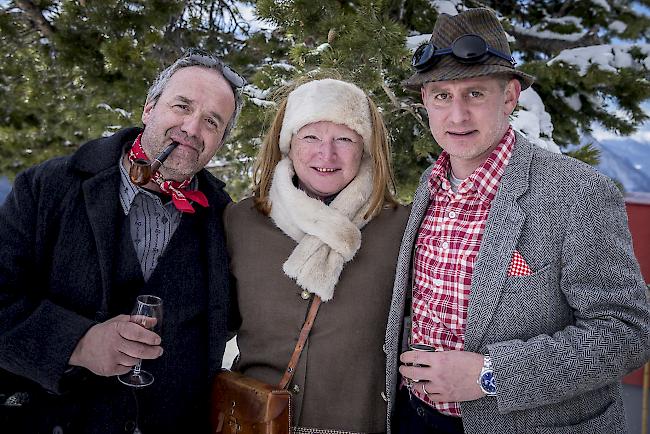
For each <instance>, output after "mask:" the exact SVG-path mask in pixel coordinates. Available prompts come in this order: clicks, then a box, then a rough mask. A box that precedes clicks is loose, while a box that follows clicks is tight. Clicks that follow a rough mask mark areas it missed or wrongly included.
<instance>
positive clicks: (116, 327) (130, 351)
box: [68, 315, 163, 377]
mask: <svg viewBox="0 0 650 434" xmlns="http://www.w3.org/2000/svg"><path fill="white" fill-rule="evenodd" d="M162 353H163V350H162V347H160V336H158V335H157V334H156V333H154V332H152V331H151V330H147V329H146V328H144V327H143V326H141V325H138V324H136V323H134V322H131V321H130V317H129V315H118V316H116V317H114V318H111V319H109V320H108V321H106V322H103V323H100V324H96V325H94V326H92V327H91V328H89V329H88V331H87V332H86V334H85V335H83V337H82V338H81V339H80V340H79V342H78V343H77V346H76V347H75V349H74V351H73V352H72V355H71V356H70V361H69V362H68V363H69V364H70V365H72V366H82V367H84V368H86V369H88V370H90V371H92V372H93V373H95V374H97V375H102V376H106V377H108V376H112V375H121V374H125V373H127V372H129V369H131V367H132V366H133V365H135V364H136V363H138V360H141V359H157V358H158V357H160V356H161V355H162Z"/></svg>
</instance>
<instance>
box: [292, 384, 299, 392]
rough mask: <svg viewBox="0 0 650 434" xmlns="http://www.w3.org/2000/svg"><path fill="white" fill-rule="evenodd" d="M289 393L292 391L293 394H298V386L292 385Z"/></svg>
mask: <svg viewBox="0 0 650 434" xmlns="http://www.w3.org/2000/svg"><path fill="white" fill-rule="evenodd" d="M291 391H292V392H293V393H294V394H298V393H300V386H298V385H297V384H294V385H293V387H292V388H291Z"/></svg>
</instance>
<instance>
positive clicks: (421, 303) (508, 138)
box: [411, 128, 515, 416]
mask: <svg viewBox="0 0 650 434" xmlns="http://www.w3.org/2000/svg"><path fill="white" fill-rule="evenodd" d="M514 143H515V133H514V131H513V130H512V128H509V129H508V131H507V132H506V134H505V135H504V136H503V138H502V139H501V142H500V143H499V144H498V145H497V147H496V148H495V149H494V151H493V152H492V153H491V154H490V156H489V157H488V158H487V160H486V161H485V162H484V163H483V165H482V166H480V167H479V168H477V169H476V170H475V171H474V172H473V173H472V174H471V175H470V176H469V177H468V178H467V179H465V180H463V182H462V183H461V184H460V185H459V186H458V192H456V193H454V192H453V191H452V190H451V183H450V182H449V179H448V174H449V171H450V163H449V154H448V153H447V152H443V153H442V154H441V155H440V157H439V158H438V161H437V162H436V164H435V166H434V167H433V169H432V171H431V176H430V177H429V191H430V192H431V202H430V203H429V207H428V209H427V212H426V214H425V216H424V219H423V220H422V225H421V226H420V230H419V231H418V236H417V240H416V244H415V258H414V261H413V272H414V274H413V275H414V281H413V311H412V320H413V328H412V336H411V342H412V343H414V344H426V345H430V346H433V347H434V348H435V349H436V351H445V350H462V349H463V347H464V342H465V329H466V321H467V307H468V305H469V294H470V289H471V285H472V272H473V270H474V262H475V260H476V257H477V255H478V250H479V247H480V246H481V239H482V238H483V231H484V229H485V222H486V220H487V217H488V213H489V211H490V204H491V203H492V199H493V198H494V196H495V195H496V192H497V189H498V187H499V182H500V181H501V176H502V175H503V172H504V170H505V168H506V165H507V164H508V161H509V160H510V156H511V154H512V148H513V145H514ZM413 392H414V393H415V394H416V395H417V396H418V397H419V398H420V399H421V400H423V401H424V402H426V403H427V404H429V405H431V406H433V407H435V408H436V409H437V410H438V411H439V412H441V413H443V414H447V415H451V416H460V405H459V403H457V402H433V401H431V400H430V399H429V397H428V396H427V395H425V394H424V393H423V392H422V388H421V387H413Z"/></svg>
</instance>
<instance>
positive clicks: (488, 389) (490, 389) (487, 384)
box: [476, 356, 497, 396]
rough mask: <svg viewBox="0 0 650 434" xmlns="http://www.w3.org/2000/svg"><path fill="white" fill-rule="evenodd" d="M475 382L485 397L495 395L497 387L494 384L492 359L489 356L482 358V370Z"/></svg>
mask: <svg viewBox="0 0 650 434" xmlns="http://www.w3.org/2000/svg"><path fill="white" fill-rule="evenodd" d="M476 382H477V383H478V385H479V387H480V388H481V390H482V391H483V393H485V394H486V395H487V396H496V395H497V385H496V384H495V382H494V369H492V359H491V358H490V356H484V357H483V368H482V369H481V373H480V374H479V376H478V380H476Z"/></svg>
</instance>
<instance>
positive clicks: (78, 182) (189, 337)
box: [0, 128, 230, 433]
mask: <svg viewBox="0 0 650 434" xmlns="http://www.w3.org/2000/svg"><path fill="white" fill-rule="evenodd" d="M139 132H140V130H139V129H136V128H130V129H125V130H122V131H120V132H118V133H117V134H115V135H113V136H111V137H108V138H102V139H98V140H93V141H91V142H89V143H87V144H85V145H83V146H82V147H81V148H80V149H79V150H78V151H77V152H76V153H75V154H73V155H72V156H70V157H63V158H56V159H53V160H50V161H47V162H45V163H43V164H40V165H38V166H35V167H32V168H30V169H28V170H26V171H25V172H23V173H21V174H20V175H19V176H18V177H17V178H16V182H15V185H14V189H13V191H12V192H11V193H10V195H9V196H8V198H7V200H6V202H5V204H4V205H3V206H2V207H1V208H0V223H1V224H0V257H1V258H2V261H0V392H3V393H5V394H7V393H11V392H13V391H26V392H29V399H30V402H29V403H27V404H25V405H23V406H22V407H17V408H8V407H6V406H5V407H4V408H3V407H2V406H0V423H5V424H6V423H12V424H13V425H14V426H13V427H12V429H13V430H14V431H11V432H30V433H35V432H48V433H51V432H59V433H61V432H62V433H70V432H75V433H76V432H79V433H125V432H128V430H129V429H132V428H133V420H134V419H135V416H136V415H135V411H136V406H135V402H134V394H133V391H132V390H131V389H130V388H129V387H127V386H124V385H122V384H120V383H119V382H118V381H117V379H116V378H115V377H100V376H96V375H93V374H92V373H90V372H89V371H87V370H85V369H82V368H76V369H75V370H73V371H72V372H67V373H66V370H67V368H68V365H67V362H68V360H69V357H70V354H71V353H72V351H73V350H74V348H75V346H76V344H77V342H78V341H79V339H80V338H81V337H82V336H83V335H84V333H85V332H86V331H87V330H88V328H89V327H91V326H92V325H94V324H96V323H98V322H102V321H105V320H106V319H109V318H112V317H113V316H115V315H118V314H121V313H127V314H128V313H130V310H131V306H132V305H133V301H134V299H135V297H136V296H137V295H138V294H143V293H152V294H156V295H160V296H161V297H162V298H163V302H164V320H163V328H162V332H161V337H162V347H163V349H164V354H163V355H162V356H161V357H160V358H159V359H157V360H146V361H144V362H143V369H145V370H148V371H151V372H152V373H153V374H154V376H155V382H154V383H153V385H151V386H148V387H146V388H144V389H140V390H138V391H137V392H136V393H137V396H138V402H139V425H140V427H141V429H142V431H143V432H145V433H165V432H169V433H177V432H188V429H189V428H190V427H192V428H194V427H197V428H198V429H197V430H192V432H207V421H208V418H207V410H208V407H207V406H208V404H207V403H208V397H207V395H208V386H209V384H210V379H211V378H212V376H213V375H214V373H215V372H216V370H217V369H218V368H219V367H220V365H221V359H222V356H223V351H224V347H225V342H226V337H227V336H226V335H227V316H228V305H229V293H228V292H229V291H228V288H229V277H228V260H227V254H226V248H225V242H224V236H223V228H222V222H221V215H222V212H223V209H224V207H225V206H226V204H227V203H228V202H229V201H230V198H229V197H228V195H227V194H226V193H225V192H224V191H223V186H224V185H223V183H222V182H220V181H218V180H217V179H215V178H214V177H213V176H212V175H210V174H209V173H208V172H207V171H205V170H204V171H201V172H200V173H199V174H198V175H197V177H198V180H199V188H200V190H201V191H203V193H205V194H206V196H207V197H208V200H209V203H210V206H209V207H208V208H201V207H199V206H197V207H196V208H197V212H196V213H195V214H193V215H188V214H185V215H183V217H182V219H181V223H180V225H179V227H178V229H177V230H176V232H175V233H174V235H173V237H172V239H171V240H170V243H169V245H168V246H167V248H166V250H165V251H164V252H163V253H162V254H161V256H160V258H159V262H158V265H157V267H156V270H155V271H154V273H153V275H152V276H151V278H150V279H149V280H148V281H147V282H146V283H145V282H144V279H143V277H142V273H141V271H140V267H139V263H138V260H137V258H136V255H135V249H134V248H133V244H132V242H131V238H130V231H129V220H128V216H125V215H124V212H123V210H122V207H121V205H120V201H119V196H118V191H119V190H118V189H119V187H120V173H119V167H118V161H119V158H120V155H121V153H122V151H123V149H124V146H125V145H128V144H129V143H131V142H132V141H133V140H134V139H135V137H136V136H137V134H138V133H139ZM12 388H13V389H12ZM7 420H9V421H11V422H7ZM57 427H58V428H57ZM53 430H54V431H53ZM0 431H3V428H0Z"/></svg>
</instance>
